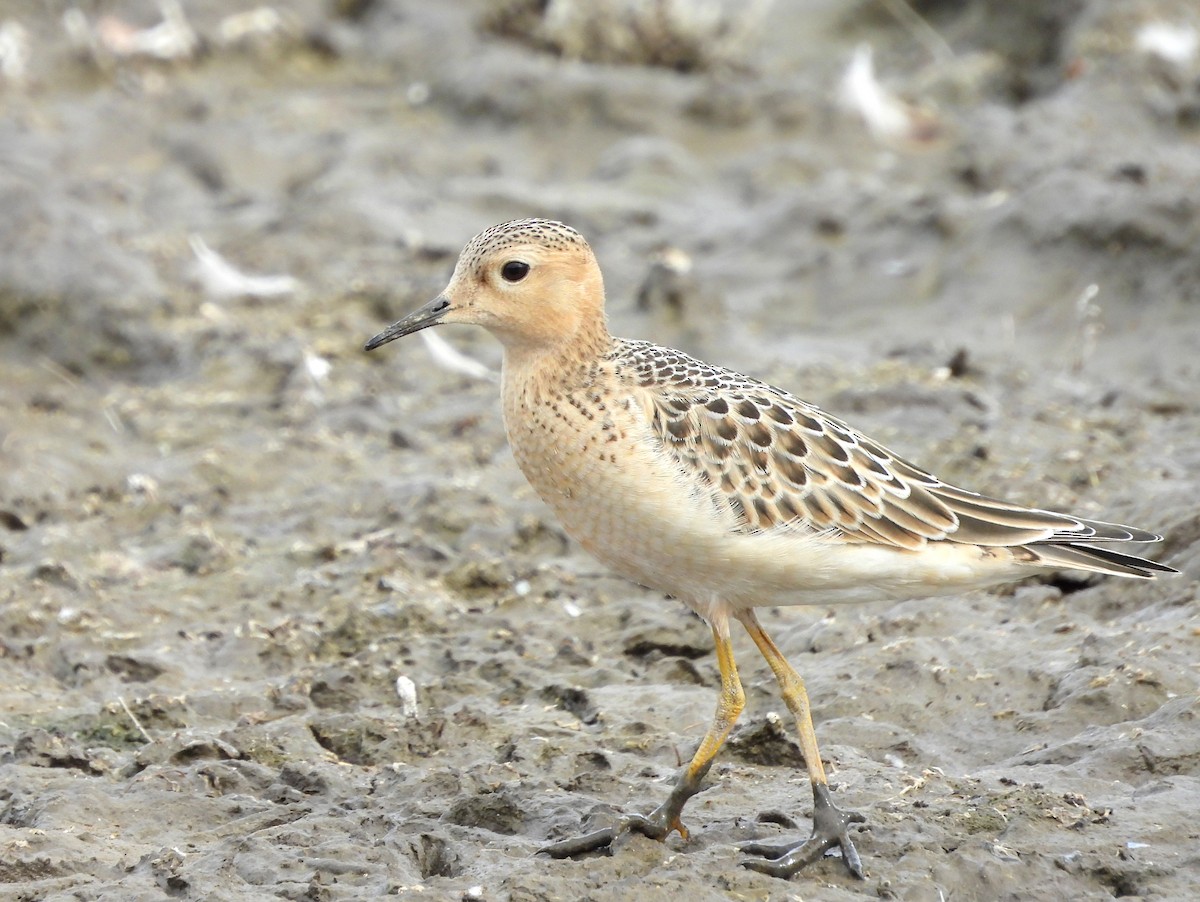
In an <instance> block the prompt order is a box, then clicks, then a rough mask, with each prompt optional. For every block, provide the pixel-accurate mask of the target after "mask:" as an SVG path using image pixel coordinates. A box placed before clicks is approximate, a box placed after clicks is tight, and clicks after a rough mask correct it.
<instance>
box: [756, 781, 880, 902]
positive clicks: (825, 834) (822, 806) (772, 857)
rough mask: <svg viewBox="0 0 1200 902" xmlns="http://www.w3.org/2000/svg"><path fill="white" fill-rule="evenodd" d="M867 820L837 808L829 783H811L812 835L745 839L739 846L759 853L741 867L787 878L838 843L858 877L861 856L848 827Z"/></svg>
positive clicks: (853, 812)
mask: <svg viewBox="0 0 1200 902" xmlns="http://www.w3.org/2000/svg"><path fill="white" fill-rule="evenodd" d="M866 820H867V819H866V818H865V817H863V816H862V815H861V814H859V813H857V812H855V811H842V810H840V809H839V808H838V807H837V806H836V805H834V804H833V798H832V797H831V796H830V793H829V787H828V786H825V785H823V784H817V785H816V786H814V787H813V831H812V835H811V836H810V837H809V838H808V839H806V840H804V841H803V842H798V843H778V844H775V843H759V842H752V843H746V844H745V845H743V846H742V847H741V850H742V851H743V852H745V853H746V854H747V855H757V856H759V857H758V858H747V859H744V860H743V861H742V862H741V864H742V867H746V868H749V869H750V870H752V871H759V872H760V873H763V874H770V875H771V876H772V877H782V878H783V879H784V880H787V879H788V878H790V877H791V876H792V875H793V874H795V873H796V872H797V871H799V870H801V869H802V868H804V867H806V866H808V865H810V864H812V863H813V862H814V861H816V860H817V859H819V858H821V857H823V856H824V855H825V853H826V852H828V851H829V850H830V849H832V848H833V847H834V846H837V847H838V848H839V849H841V852H842V861H844V862H845V863H846V867H847V869H849V871H850V873H851V874H853V875H854V876H855V877H858V878H859V879H860V880H861V879H863V877H864V876H865V875H864V874H863V866H862V859H861V858H859V857H858V850H857V849H855V848H854V843H853V842H851V841H850V834H849V833H848V828H849V827H850V825H851V824H862V823H865V822H866Z"/></svg>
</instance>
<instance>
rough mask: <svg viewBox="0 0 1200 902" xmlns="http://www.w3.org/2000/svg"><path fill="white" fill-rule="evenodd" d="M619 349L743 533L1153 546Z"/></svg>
mask: <svg viewBox="0 0 1200 902" xmlns="http://www.w3.org/2000/svg"><path fill="white" fill-rule="evenodd" d="M622 350H623V355H622V356H623V357H624V359H625V362H626V363H628V364H631V365H632V368H633V374H634V376H635V378H636V381H637V383H638V384H639V385H640V386H641V387H642V388H643V389H644V390H645V397H644V399H643V400H644V404H645V409H646V412H647V414H648V415H649V417H650V421H651V425H652V429H653V431H654V433H655V434H656V435H657V436H658V438H659V439H660V440H661V442H662V444H663V446H664V448H665V449H666V450H667V451H668V452H669V453H670V454H671V456H672V457H673V458H674V459H675V461H676V462H677V463H678V464H679V467H680V470H681V471H682V472H683V473H684V474H685V475H686V477H689V478H690V479H692V480H694V481H698V482H699V483H700V485H701V486H702V487H703V488H705V489H707V490H709V491H711V493H712V494H713V495H714V497H715V499H716V501H717V503H718V504H723V505H725V506H727V507H728V508H729V509H730V511H732V513H733V515H734V517H735V519H736V522H737V524H738V526H737V529H738V530H739V531H741V532H758V531H764V530H775V529H795V530H802V531H805V532H809V533H816V532H820V533H828V534H830V535H834V536H838V537H840V538H842V539H843V540H844V541H848V542H870V543H874V544H879V545H886V546H892V547H895V548H899V549H907V550H914V551H915V550H917V549H920V548H922V547H924V546H925V545H926V544H927V543H929V542H938V541H952V542H957V543H964V544H973V545H983V546H1005V547H1015V546H1023V545H1031V544H1041V543H1050V544H1056V543H1073V542H1080V541H1086V542H1106V541H1109V542H1121V541H1136V542H1149V541H1154V540H1156V539H1157V538H1158V537H1157V536H1155V535H1153V534H1152V533H1148V532H1144V531H1142V530H1137V529H1133V528H1131V527H1126V526H1119V525H1116V524H1110V523H1102V522H1099V521H1091V520H1083V519H1079V518H1076V517H1071V516H1068V515H1065V514H1058V513H1053V512H1051V511H1043V510H1037V509H1032V508H1026V507H1021V506H1019V505H1014V504H1009V503H1007V502H1004V501H1000V500H997V499H994V498H988V497H986V496H983V495H978V494H976V493H974V492H969V491H967V490H965V489H960V488H957V487H956V486H952V485H948V484H946V483H943V482H941V481H940V480H939V479H937V477H935V476H933V475H932V474H930V473H928V472H926V471H925V470H922V469H921V468H919V467H917V466H914V465H913V464H911V463H909V462H908V461H906V460H904V459H903V458H901V457H898V456H897V455H895V454H892V453H891V452H890V451H888V450H887V449H886V448H884V447H882V446H881V445H879V444H877V443H876V442H874V441H872V440H871V439H869V438H867V437H866V436H864V435H862V434H861V433H859V432H857V431H855V430H854V429H852V428H850V427H849V426H847V425H846V424H845V423H843V422H841V421H840V420H838V419H835V418H834V417H831V416H829V415H828V414H826V413H825V412H824V411H822V410H820V409H819V408H817V407H814V406H813V405H811V404H808V403H807V402H805V401H802V400H800V399H799V398H796V397H794V396H792V395H791V394H789V393H787V392H785V391H782V390H781V389H777V388H775V387H773V386H770V385H767V384H766V383H763V382H758V381H756V380H753V379H749V378H747V377H745V376H741V375H739V374H737V373H734V372H732V371H730V370H723V369H719V368H717V367H713V366H710V365H709V364H705V363H703V362H701V361H698V360H695V359H693V358H691V357H688V356H687V355H685V354H682V353H680V352H678V351H671V350H668V349H665V348H660V347H657V346H655V345H651V344H648V343H646V342H625V343H624V347H623V349H622ZM1072 560H1074V558H1072ZM1063 563H1064V564H1065V565H1067V566H1078V564H1068V563H1067V562H1066V561H1064V562H1063Z"/></svg>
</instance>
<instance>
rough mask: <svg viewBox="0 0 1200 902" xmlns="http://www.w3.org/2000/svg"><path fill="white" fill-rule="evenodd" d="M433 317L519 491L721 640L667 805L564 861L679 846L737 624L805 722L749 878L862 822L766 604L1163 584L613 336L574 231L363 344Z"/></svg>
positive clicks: (810, 417)
mask: <svg viewBox="0 0 1200 902" xmlns="http://www.w3.org/2000/svg"><path fill="white" fill-rule="evenodd" d="M439 323H473V324H475V325H479V326H483V327H484V328H486V329H488V330H489V331H490V332H491V333H492V334H493V335H495V336H496V337H497V338H498V339H500V341H501V342H502V343H503V345H504V378H503V388H502V395H503V403H504V425H505V429H506V431H507V433H508V441H509V443H510V444H511V445H512V450H513V455H514V456H515V457H516V460H517V464H518V465H519V466H520V468H521V470H522V471H523V472H524V474H525V476H526V478H527V479H528V480H529V482H530V483H531V484H532V485H533V487H534V489H535V490H536V491H537V493H538V494H539V495H541V497H542V499H543V500H544V501H545V502H546V503H547V504H548V505H550V507H551V508H552V509H553V510H554V512H555V513H556V514H557V515H558V517H559V518H560V519H561V520H562V523H563V526H564V527H565V528H566V530H567V532H568V533H570V535H571V536H572V537H574V538H575V539H576V540H577V541H578V542H579V543H580V544H581V545H583V547H584V548H586V549H587V550H588V551H590V552H591V553H592V554H593V555H595V556H596V557H597V558H599V559H600V560H601V561H603V562H604V563H606V564H607V565H609V566H610V567H612V569H614V570H615V571H617V572H618V573H620V574H622V575H623V576H626V577H628V578H629V579H631V580H634V581H635V582H638V583H641V584H642V585H643V586H649V587H651V588H654V589H658V590H661V591H663V592H667V593H669V594H670V595H673V596H675V597H677V598H679V599H681V600H682V601H684V602H685V603H686V604H687V605H688V606H689V607H690V608H692V610H694V611H695V612H696V613H697V614H699V615H700V616H701V617H703V618H704V619H705V620H706V621H707V622H708V624H709V626H710V627H711V629H712V635H713V641H714V642H715V644H716V650H717V665H718V667H719V668H720V672H721V693H720V697H719V699H718V702H717V712H716V716H715V717H714V719H713V723H712V726H711V727H710V728H709V730H708V732H707V733H706V734H705V736H704V739H703V741H702V742H701V743H700V747H699V748H698V749H697V750H696V754H695V756H694V757H693V758H692V760H691V762H690V763H689V764H688V765H687V766H686V767H685V768H684V769H683V771H682V772H681V773H680V775H679V779H678V781H677V782H676V784H675V787H674V789H673V790H672V791H671V794H670V795H669V796H668V797H667V800H666V801H665V802H663V804H662V805H660V806H659V807H658V808H656V809H655V810H654V811H653V812H651V813H650V814H648V815H640V814H633V815H627V816H625V817H622V818H620V819H619V820H618V821H617V823H616V824H615V825H614V826H612V827H609V828H607V829H604V830H599V831H597V832H594V833H590V834H588V835H586V836H581V837H578V838H575V839H567V840H564V841H561V842H556V843H554V844H552V845H550V846H547V847H546V848H544V849H543V850H542V851H543V852H545V853H548V854H549V855H552V856H554V857H556V858H565V857H571V856H575V855H579V854H582V853H585V852H590V851H594V850H598V849H602V848H604V847H606V846H609V845H610V844H611V843H612V842H613V840H614V839H616V838H617V837H618V836H619V835H621V834H622V833H623V832H626V831H636V832H639V833H643V834H645V835H646V836H649V837H653V838H654V839H659V840H661V839H665V838H666V837H667V836H668V835H669V834H670V833H671V832H672V831H678V832H679V833H680V834H681V835H682V836H683V837H684V838H686V837H687V830H686V828H685V827H684V826H683V822H682V821H681V820H680V814H681V812H682V811H683V806H684V804H685V803H686V802H687V800H688V799H689V798H691V797H692V796H693V795H695V794H696V793H697V792H699V791H700V788H701V783H702V781H703V779H704V776H705V774H707V773H708V770H709V768H710V767H711V766H712V763H713V758H714V757H715V756H716V754H717V751H718V749H720V747H721V744H722V743H723V742H724V741H725V737H726V736H727V735H728V734H729V731H730V729H731V728H732V727H733V724H734V721H736V720H737V717H738V715H739V714H740V713H741V711H742V707H743V705H744V703H745V697H744V695H743V692H742V686H741V683H740V681H739V680H738V674H737V669H736V667H735V666H734V661H733V649H732V646H731V644H730V637H729V622H730V620H737V621H738V622H739V623H741V624H742V626H744V627H745V628H746V631H747V632H748V633H749V634H750V638H751V639H753V640H754V643H755V645H757V646H758V649H759V651H760V652H762V654H763V657H765V658H766V659H767V663H768V664H769V665H770V667H771V670H772V672H774V674H775V678H776V679H777V680H778V681H779V686H780V689H781V691H782V695H783V700H784V702H786V704H787V706H788V709H789V710H790V711H791V712H792V714H793V715H794V716H795V718H796V724H797V726H798V728H799V732H800V746H801V749H802V750H803V752H804V760H805V763H806V765H807V767H808V775H809V778H810V780H811V782H812V789H813V800H814V807H813V830H812V835H811V836H810V837H808V838H807V839H805V840H802V841H799V842H795V843H787V844H782V845H777V846H776V845H766V844H760V843H751V844H750V845H748V846H744V847H743V851H745V852H747V853H748V854H749V855H751V856H756V857H752V858H749V859H746V860H744V861H743V862H742V863H743V864H744V865H746V866H747V867H750V868H753V869H754V870H758V871H763V872H765V873H768V874H773V875H776V876H779V877H785V878H786V877H790V876H791V875H792V874H794V873H796V872H797V871H798V870H800V869H801V868H803V867H804V866H805V865H807V864H810V863H811V862H813V861H815V860H817V859H818V858H820V857H822V856H823V855H824V854H825V853H826V852H827V851H829V850H831V849H832V848H833V847H834V846H837V847H839V848H840V850H841V854H842V858H843V860H844V861H845V863H846V866H847V867H848V868H849V870H850V872H851V873H853V874H855V875H856V876H858V877H862V876H863V870H862V863H861V861H860V859H859V855H858V852H857V851H856V850H855V848H854V844H853V842H852V841H851V837H850V834H849V827H850V826H851V825H852V824H856V823H861V822H863V821H864V818H863V817H862V815H859V814H855V813H852V812H843V811H841V810H839V809H838V808H837V807H836V806H835V805H834V803H833V799H832V797H831V795H830V790H829V785H828V783H827V781H826V778H825V768H824V766H823V765H822V763H821V755H820V753H819V752H818V750H817V737H816V733H815V732H814V730H813V722H812V715H811V712H810V708H809V702H808V695H807V693H806V692H805V689H804V682H803V680H801V678H800V676H799V674H797V673H796V671H795V670H793V669H792V667H791V665H789V664H788V662H787V661H786V660H785V659H784V657H783V654H782V653H781V652H780V650H779V649H778V647H776V645H775V643H774V642H772V641H771V638H770V637H769V636H768V635H767V634H766V632H765V631H764V630H763V628H762V626H761V625H760V624H759V622H758V617H757V615H756V614H755V608H757V607H760V606H763V605H795V604H831V603H839V602H851V601H869V600H871V599H887V598H890V599H900V598H914V597H922V596H929V595H938V594H945V593H954V592H960V591H963V590H967V589H974V588H978V587H982V586H989V585H993V584H995V583H1002V582H1007V581H1010V580H1015V579H1020V578H1021V577H1023V576H1027V575H1029V574H1030V573H1032V572H1035V571H1037V570H1045V569H1071V570H1088V571H1093V572H1096V573H1104V574H1111V575H1114V576H1127V577H1135V578H1141V579H1151V578H1153V577H1154V575H1155V574H1156V573H1172V572H1174V571H1173V570H1172V568H1170V567H1167V566H1164V565H1163V564H1158V563H1155V562H1154V561H1149V560H1145V559H1144V558H1140V557H1135V556H1133V555H1131V554H1127V553H1124V552H1121V551H1115V550H1113V549H1112V546H1114V545H1117V546H1120V545H1123V544H1124V543H1126V542H1155V541H1158V540H1159V538H1160V537H1159V536H1156V535H1153V534H1152V533H1149V532H1145V531H1143V530H1140V529H1134V528H1132V527H1129V526H1118V525H1115V524H1112V523H1101V522H1098V521H1095V520H1085V519H1083V518H1081V517H1072V516H1068V515H1066V514H1056V513H1051V512H1049V511H1044V510H1035V509H1030V508H1025V507H1021V506H1019V505H1016V504H1009V503H1007V502H1004V501H997V500H996V499H994V498H988V497H985V496H983V495H977V494H975V493H974V492H969V491H966V490H965V489H960V488H956V487H955V486H952V485H947V484H946V483H944V482H942V481H941V480H939V479H938V478H937V477H935V476H932V475H931V474H929V473H927V472H926V471H924V470H922V469H921V468H919V467H916V466H913V465H912V464H910V463H908V462H907V461H905V460H903V459H902V458H900V457H897V456H896V455H895V454H893V453H891V452H890V451H888V450H887V449H886V448H884V447H882V446H881V445H879V444H877V443H876V442H873V441H872V440H871V439H869V438H867V437H866V436H864V435H862V434H861V433H859V432H856V431H855V430H854V429H852V428H850V427H849V426H847V425H846V424H845V423H843V422H842V421H841V420H837V419H834V418H833V417H831V416H829V415H828V414H826V413H825V412H823V411H821V410H820V409H818V408H816V407H814V406H813V405H811V404H808V403H806V402H805V401H801V400H800V399H799V398H796V397H794V396H792V395H790V394H788V393H787V392H786V391H783V390H782V389H778V388H775V387H773V386H770V385H767V384H765V383H763V382H758V381H755V380H754V379H750V378H748V377H746V376H742V375H740V374H738V373H735V372H732V371H730V370H725V369H721V368H719V367H715V366H711V365H709V364H707V363H704V362H703V361H700V360H696V359H695V358H692V357H689V356H687V355H686V354H683V353H681V352H679V351H673V350H671V349H670V348H662V347H658V346H657V345H652V344H649V343H647V342H644V341H628V340H626V339H623V338H614V337H613V336H612V335H611V334H609V331H608V326H607V324H606V320H605V314H604V284H603V281H602V279H601V276H600V267H599V265H598V264H597V263H596V258H595V256H593V254H592V251H591V248H589V247H588V244H587V242H586V241H584V239H583V238H582V237H581V236H580V235H579V233H578V232H576V231H575V230H574V229H571V228H569V227H567V226H565V225H563V224H562V223H558V222H551V221H548V220H541V219H523V220H517V221H515V222H506V223H503V224H501V225H498V226H495V227H493V228H490V229H488V230H487V231H485V232H482V233H480V234H479V235H477V236H475V237H474V238H473V239H471V242H470V243H469V244H468V245H467V246H466V248H465V249H464V250H463V252H462V255H461V256H460V257H459V260H458V265H457V266H456V267H455V269H454V275H453V276H452V277H451V279H450V284H449V285H448V286H447V287H446V289H445V291H443V292H442V293H441V294H440V295H439V296H438V297H436V298H434V299H433V300H432V301H431V302H430V303H428V304H426V305H425V306H424V307H422V308H420V309H419V310H417V311H415V312H413V313H412V314H410V315H409V316H407V317H405V318H404V319H402V320H400V321H399V322H397V323H396V324H395V325H393V326H391V327H390V328H388V329H387V330H385V331H383V332H381V333H380V334H379V335H376V336H375V337H374V338H372V339H371V340H370V341H369V342H368V343H367V346H366V348H367V350H371V349H373V348H377V347H379V346H380V345H382V344H385V343H386V342H389V341H391V340H393V339H395V338H400V337H401V336H403V335H409V334H411V333H413V332H416V331H418V330H420V329H425V328H427V327H429V326H434V325H438V324H439Z"/></svg>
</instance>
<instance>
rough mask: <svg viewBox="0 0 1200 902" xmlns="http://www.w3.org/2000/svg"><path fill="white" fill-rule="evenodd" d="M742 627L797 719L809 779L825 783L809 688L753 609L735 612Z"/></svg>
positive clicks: (815, 782) (816, 782)
mask: <svg viewBox="0 0 1200 902" xmlns="http://www.w3.org/2000/svg"><path fill="white" fill-rule="evenodd" d="M738 619H739V620H740V621H741V622H742V626H744V627H745V628H746V632H748V633H749V634H750V638H751V639H753V640H754V644H755V645H757V646H758V650H759V651H760V652H762V656H763V657H764V658H766V659H767V663H768V664H769V665H770V666H771V672H772V673H774V674H775V679H776V680H777V681H778V683H779V692H780V695H782V696H783V703H784V704H785V705H787V706H788V710H789V711H791V712H792V716H793V717H794V718H796V729H797V730H799V731H800V751H802V752H803V753H804V763H805V765H806V766H807V767H808V778H809V779H810V780H811V781H812V782H813V785H814V786H815V785H816V784H818V783H824V784H828V782H829V781H828V780H827V779H826V778H825V765H824V764H822V763H821V752H820V750H819V749H818V748H817V731H816V728H815V727H814V726H813V721H812V706H811V705H809V703H808V690H807V689H805V688H804V680H803V679H801V677H800V674H798V673H796V671H795V670H794V669H793V668H792V665H791V664H789V663H788V662H787V658H785V657H784V656H783V652H781V651H780V650H779V646H778V645H776V644H775V642H774V641H773V640H772V639H771V637H770V636H768V635H767V633H766V630H764V629H763V628H762V625H761V624H760V623H759V622H758V617H757V616H755V614H754V611H753V610H748V611H745V612H744V613H741V614H739V615H738Z"/></svg>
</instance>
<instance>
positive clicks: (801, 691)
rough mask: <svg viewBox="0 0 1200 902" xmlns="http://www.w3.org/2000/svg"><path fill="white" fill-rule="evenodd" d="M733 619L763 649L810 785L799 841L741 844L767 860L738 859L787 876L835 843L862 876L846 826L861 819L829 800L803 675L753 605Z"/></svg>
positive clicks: (817, 857) (765, 870) (813, 859)
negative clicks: (808, 825) (808, 821)
mask: <svg viewBox="0 0 1200 902" xmlns="http://www.w3.org/2000/svg"><path fill="white" fill-rule="evenodd" d="M737 618H738V620H740V621H741V623H742V626H744V627H745V628H746V632H748V633H749V634H750V638H751V639H753V640H754V644H755V645H757V646H758V650H759V651H760V652H762V656H763V657H764V658H766V660H767V664H769V665H770V667H771V672H772V673H774V674H775V679H776V681H777V682H778V683H779V690H780V694H781V695H782V696H783V701H784V704H786V705H787V706H788V710H789V711H791V712H792V716H793V717H795V719H796V728H797V730H798V731H799V732H800V750H801V751H802V752H803V753H804V763H805V766H807V768H808V778H809V780H810V781H811V782H812V789H813V832H812V836H810V837H809V838H808V839H807V840H804V841H803V842H799V843H790V844H785V845H769V844H765V843H749V844H747V845H745V846H743V847H742V850H743V851H745V852H748V853H749V854H751V855H761V856H764V857H765V859H766V860H761V859H757V858H755V859H749V860H747V861H743V862H742V864H743V865H745V866H746V867H748V868H752V869H753V870H756V871H762V872H763V873H767V874H772V875H774V876H776V877H783V878H785V879H786V878H788V877H791V876H792V875H793V874H795V873H796V872H797V871H798V870H800V869H801V868H803V867H805V866H806V865H809V864H811V863H812V862H814V861H816V860H817V859H819V858H821V857H822V856H823V855H824V854H825V853H826V851H828V850H829V849H831V848H833V847H834V846H835V845H836V846H839V847H840V848H841V850H842V858H843V860H844V861H845V862H846V867H847V868H849V870H850V873H852V874H853V875H854V876H856V877H860V878H861V877H862V876H863V869H862V861H861V859H860V858H859V856H858V851H857V850H856V849H855V848H854V843H852V842H851V841H850V836H849V834H848V833H847V828H848V827H849V826H850V825H851V824H861V823H862V822H863V821H865V820H866V818H864V817H863V816H862V815H861V814H856V813H854V812H842V811H840V810H838V808H837V807H836V806H835V805H834V804H833V798H832V796H831V794H830V791H829V781H828V780H827V779H826V777H825V765H824V764H822V763H821V752H820V750H819V749H818V748H817V731H816V729H815V728H814V727H813V721H812V707H811V705H809V702H808V690H806V689H805V688H804V680H802V679H801V678H800V674H798V673H796V671H795V670H794V669H793V668H792V665H791V664H789V663H788V662H787V659H786V658H785V657H784V656H783V652H781V651H780V650H779V646H777V645H776V644H775V643H774V642H773V641H772V639H771V637H770V636H768V635H767V633H766V630H764V629H763V628H762V624H760V623H759V622H758V617H757V616H756V615H755V613H754V611H753V610H752V609H748V610H745V611H742V612H740V613H738V614H737Z"/></svg>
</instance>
